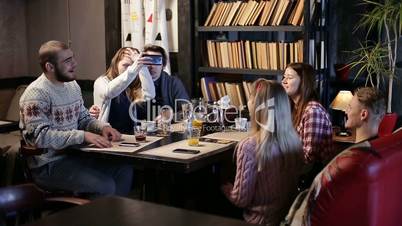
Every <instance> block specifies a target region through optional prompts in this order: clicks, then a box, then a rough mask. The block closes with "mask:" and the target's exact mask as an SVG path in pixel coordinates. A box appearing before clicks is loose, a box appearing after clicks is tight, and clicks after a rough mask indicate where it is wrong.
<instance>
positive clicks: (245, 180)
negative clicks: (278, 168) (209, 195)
mask: <svg viewBox="0 0 402 226" xmlns="http://www.w3.org/2000/svg"><path fill="white" fill-rule="evenodd" d="M254 149H255V145H253V142H252V140H251V138H248V139H247V140H245V141H244V142H242V143H241V144H240V145H239V148H238V150H237V152H236V159H237V162H236V178H235V182H234V185H233V188H232V189H231V191H229V192H225V195H226V197H227V198H228V199H229V200H230V201H231V202H232V203H233V204H235V205H236V206H238V207H246V206H247V205H249V204H250V203H251V201H252V198H253V195H254V192H255V183H256V177H257V168H256V165H257V164H256V159H255V153H254Z"/></svg>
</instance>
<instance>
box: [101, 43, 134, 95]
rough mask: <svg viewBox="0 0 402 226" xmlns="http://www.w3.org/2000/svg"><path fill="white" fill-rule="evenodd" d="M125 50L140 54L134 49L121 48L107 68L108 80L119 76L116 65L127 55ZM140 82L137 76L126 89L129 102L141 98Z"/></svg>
mask: <svg viewBox="0 0 402 226" xmlns="http://www.w3.org/2000/svg"><path fill="white" fill-rule="evenodd" d="M127 49H131V50H132V51H134V52H136V53H138V54H139V53H140V51H139V50H138V49H136V48H132V47H123V48H120V49H119V50H118V51H117V52H116V54H115V55H114V56H113V58H112V62H111V63H110V66H109V68H108V69H107V71H106V74H105V75H106V77H108V78H109V80H113V79H114V78H116V77H117V76H119V69H118V64H119V62H120V61H121V60H122V59H123V58H124V57H125V56H126V55H127V54H128V53H127ZM141 88H142V87H141V81H140V78H139V76H137V77H136V78H135V79H134V81H133V82H131V84H130V85H129V86H128V89H126V93H127V96H128V97H129V99H130V100H131V101H136V100H138V99H140V98H142V90H141Z"/></svg>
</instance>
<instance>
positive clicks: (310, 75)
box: [282, 63, 333, 176]
mask: <svg viewBox="0 0 402 226" xmlns="http://www.w3.org/2000/svg"><path fill="white" fill-rule="evenodd" d="M282 86H283V87H284V88H285V90H286V93H287V94H288V95H289V97H290V100H291V101H290V102H291V106H292V120H293V125H294V127H295V128H296V131H297V132H298V133H299V135H300V138H301V140H302V143H303V152H304V161H305V163H307V164H308V165H310V166H311V165H314V170H313V171H314V172H313V174H316V173H318V172H319V170H320V169H321V168H322V167H323V164H322V162H326V161H328V160H330V158H331V157H332V155H333V154H332V124H331V121H330V118H329V115H328V113H327V112H326V110H325V108H324V107H323V106H322V105H321V104H320V103H319V102H318V100H317V96H316V92H315V88H314V87H315V86H314V69H313V67H312V66H311V65H309V64H304V63H291V64H289V65H288V66H287V68H286V70H285V74H284V75H283V80H282ZM311 176H313V175H311Z"/></svg>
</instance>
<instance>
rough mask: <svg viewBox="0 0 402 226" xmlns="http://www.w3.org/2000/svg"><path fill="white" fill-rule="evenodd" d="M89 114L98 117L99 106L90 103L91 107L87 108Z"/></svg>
mask: <svg viewBox="0 0 402 226" xmlns="http://www.w3.org/2000/svg"><path fill="white" fill-rule="evenodd" d="M89 114H90V115H91V116H92V117H94V118H96V119H98V118H99V114H100V108H99V107H98V106H96V105H92V106H91V108H89Z"/></svg>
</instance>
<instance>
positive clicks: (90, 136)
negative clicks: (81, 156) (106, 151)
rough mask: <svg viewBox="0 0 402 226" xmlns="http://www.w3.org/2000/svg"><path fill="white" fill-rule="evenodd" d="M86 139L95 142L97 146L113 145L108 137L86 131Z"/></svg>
mask: <svg viewBox="0 0 402 226" xmlns="http://www.w3.org/2000/svg"><path fill="white" fill-rule="evenodd" d="M84 140H85V142H87V143H89V144H94V145H95V146H96V147H97V148H110V147H112V143H110V141H109V140H108V139H107V138H105V137H103V136H100V135H98V134H95V133H91V132H84Z"/></svg>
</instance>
